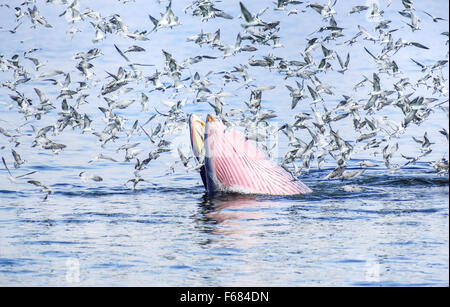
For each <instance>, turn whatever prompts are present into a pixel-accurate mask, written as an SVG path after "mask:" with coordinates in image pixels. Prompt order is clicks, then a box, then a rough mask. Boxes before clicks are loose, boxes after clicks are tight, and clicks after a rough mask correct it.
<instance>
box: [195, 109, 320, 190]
mask: <svg viewBox="0 0 450 307" xmlns="http://www.w3.org/2000/svg"><path fill="white" fill-rule="evenodd" d="M189 127H190V135H191V144H192V150H193V152H194V155H195V157H196V159H197V161H198V162H199V163H201V164H204V165H203V166H202V167H201V172H200V174H201V176H202V180H203V183H204V185H205V188H206V189H207V191H208V193H216V192H228V193H229V192H231V193H240V194H269V195H295V194H305V193H310V192H311V190H310V189H309V188H308V187H307V186H306V185H304V184H303V183H302V182H301V181H300V180H298V179H296V178H294V177H293V176H292V175H291V174H289V173H288V172H287V171H286V170H284V169H283V168H282V167H280V166H278V165H277V164H276V163H274V162H273V161H271V160H270V159H269V158H268V156H267V155H266V154H265V153H264V152H263V151H261V150H260V149H259V148H258V147H257V146H256V143H254V142H253V141H250V140H247V139H246V138H245V135H244V134H243V133H241V132H239V131H238V130H235V129H226V126H225V125H224V124H223V123H222V122H221V121H220V119H218V118H215V117H214V116H212V115H208V116H207V117H206V124H205V123H204V122H202V121H201V120H200V119H199V118H198V117H197V116H196V115H191V116H190V117H189Z"/></svg>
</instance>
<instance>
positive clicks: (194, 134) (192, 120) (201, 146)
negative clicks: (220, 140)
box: [189, 114, 205, 163]
mask: <svg viewBox="0 0 450 307" xmlns="http://www.w3.org/2000/svg"><path fill="white" fill-rule="evenodd" d="M189 129H190V135H191V146H192V151H193V152H194V155H195V157H196V158H197V161H198V162H199V163H203V161H204V159H205V123H204V122H203V121H201V120H200V118H199V117H198V116H196V115H195V114H192V115H191V116H190V117H189Z"/></svg>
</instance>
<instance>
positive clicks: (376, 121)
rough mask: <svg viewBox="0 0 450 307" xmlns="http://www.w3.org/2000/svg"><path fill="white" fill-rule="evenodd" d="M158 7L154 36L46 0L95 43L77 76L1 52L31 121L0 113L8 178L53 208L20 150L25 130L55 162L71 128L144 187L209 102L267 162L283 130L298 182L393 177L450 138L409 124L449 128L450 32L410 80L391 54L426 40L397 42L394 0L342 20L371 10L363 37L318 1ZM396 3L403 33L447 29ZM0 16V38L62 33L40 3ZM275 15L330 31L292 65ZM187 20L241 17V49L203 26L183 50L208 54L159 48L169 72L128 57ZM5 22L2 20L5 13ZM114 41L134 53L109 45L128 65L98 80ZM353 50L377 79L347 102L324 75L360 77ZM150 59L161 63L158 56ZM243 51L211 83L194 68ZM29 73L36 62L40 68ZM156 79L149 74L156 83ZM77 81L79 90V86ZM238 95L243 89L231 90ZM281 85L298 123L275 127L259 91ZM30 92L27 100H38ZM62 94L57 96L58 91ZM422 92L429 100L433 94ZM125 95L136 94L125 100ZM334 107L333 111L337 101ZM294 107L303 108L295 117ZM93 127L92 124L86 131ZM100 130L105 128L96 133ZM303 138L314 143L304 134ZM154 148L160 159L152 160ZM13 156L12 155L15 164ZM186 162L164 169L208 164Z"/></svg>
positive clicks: (0, 64)
mask: <svg viewBox="0 0 450 307" xmlns="http://www.w3.org/2000/svg"><path fill="white" fill-rule="evenodd" d="M120 2H123V3H126V2H129V1H125V0H123V1H120ZM157 2H159V3H160V2H163V5H164V7H165V9H164V10H163V11H162V12H161V14H160V16H157V14H154V13H153V12H152V13H151V14H148V17H149V19H148V24H146V25H143V27H146V28H147V30H143V31H139V30H134V31H133V30H132V29H130V27H129V26H127V24H126V23H125V22H124V21H123V20H122V18H121V17H120V15H119V14H113V15H109V16H102V13H101V12H97V11H94V10H92V9H89V8H85V9H83V10H82V9H80V6H81V4H80V3H79V0H73V1H68V0H47V1H46V3H47V5H50V4H54V5H63V6H64V7H65V9H64V11H62V12H61V14H60V15H59V17H65V19H66V20H67V22H68V24H69V25H70V29H69V30H68V31H67V34H68V35H69V36H75V35H77V33H79V32H80V31H81V30H80V27H78V26H77V25H79V24H80V23H89V24H90V25H91V26H92V34H93V35H92V36H93V38H92V44H93V47H92V48H91V49H89V50H86V51H80V52H77V53H75V54H74V56H73V60H76V61H77V64H76V66H75V67H74V69H72V70H70V71H63V70H58V69H51V70H45V69H46V68H45V67H46V64H45V63H43V61H42V59H40V58H39V56H38V55H39V52H40V51H41V49H40V48H32V49H29V50H26V51H25V52H23V53H21V54H18V53H16V54H14V55H12V56H10V55H6V54H0V73H1V74H2V76H10V77H11V78H10V79H4V78H2V79H0V81H1V87H0V89H1V92H2V94H1V99H2V100H1V101H0V104H1V106H0V107H1V108H9V109H14V110H17V111H18V112H19V113H21V114H22V116H23V119H24V123H23V124H21V125H20V126H19V127H14V128H6V124H5V123H8V121H7V120H6V118H2V116H0V139H1V142H2V143H3V144H4V145H2V146H1V151H2V163H3V166H4V167H5V169H6V170H7V172H8V174H9V178H10V180H11V181H13V182H18V181H20V180H27V183H29V184H32V185H35V186H37V187H39V188H40V189H42V191H43V192H44V193H45V194H46V196H45V199H46V198H47V197H48V195H49V194H51V193H52V189H51V188H50V187H48V186H46V185H45V184H44V183H41V182H39V181H37V180H33V179H31V178H32V175H33V174H34V173H36V171H32V172H28V173H26V174H21V175H15V174H13V173H14V172H15V171H12V170H11V168H12V166H14V168H15V169H18V168H20V167H21V166H22V165H24V164H26V160H25V159H23V158H22V156H21V154H20V151H21V148H20V147H21V146H24V144H22V143H23V142H24V141H23V140H24V138H26V137H27V135H29V134H27V133H26V132H24V131H25V130H26V129H32V131H33V132H32V133H33V134H32V138H33V141H32V144H31V147H35V148H36V149H37V150H47V151H52V152H53V153H55V154H58V153H59V152H61V151H64V150H65V149H66V147H67V145H66V144H63V143H58V142H56V141H54V140H52V139H53V138H54V136H57V135H60V134H62V133H64V131H65V130H66V129H72V130H74V131H75V130H77V131H79V132H80V134H82V135H86V134H91V135H94V136H95V137H96V138H97V141H98V143H99V144H100V146H101V148H106V147H109V148H111V147H112V148H114V149H115V150H116V152H117V153H124V158H123V160H124V161H126V162H129V163H130V164H131V165H134V177H133V178H131V179H129V180H128V181H127V182H126V183H125V184H126V185H127V186H128V187H130V188H133V189H135V188H136V186H137V185H138V184H139V183H140V182H142V181H145V180H144V178H143V176H142V173H141V172H142V171H143V170H144V169H146V168H150V165H149V164H150V163H151V161H153V160H156V159H158V158H159V157H160V156H161V155H163V154H164V153H167V152H171V151H173V147H172V148H171V140H170V137H171V136H173V134H174V133H176V131H178V130H177V129H179V128H180V127H184V126H186V121H187V118H188V114H187V112H186V111H185V110H184V107H185V106H186V105H196V104H202V105H204V106H207V107H208V108H209V109H210V112H211V113H212V112H214V114H215V115H216V116H217V117H218V118H220V119H221V120H222V121H223V123H224V124H225V125H227V126H238V127H243V128H244V129H245V133H246V135H247V137H248V138H249V139H252V140H255V141H257V142H258V143H260V146H262V147H264V149H265V150H266V151H267V152H268V153H270V152H271V151H272V150H274V148H275V146H276V144H275V145H274V146H271V147H270V148H269V146H267V142H266V140H267V139H268V138H270V137H273V136H274V135H276V134H278V133H283V134H284V135H285V136H286V137H287V139H288V151H287V152H286V153H285V154H284V156H283V157H282V159H281V166H283V167H284V168H285V169H287V170H288V171H289V172H291V173H292V174H293V175H294V176H296V177H298V176H299V175H300V174H302V173H305V172H308V171H309V170H310V168H311V166H315V165H317V167H318V168H320V167H322V166H323V165H324V164H325V163H326V161H329V160H330V159H331V161H334V162H335V168H334V169H333V170H331V171H330V172H329V173H328V175H327V176H326V177H325V179H332V178H339V179H342V180H347V179H352V178H355V177H357V176H359V175H361V174H362V173H364V171H365V170H366V169H367V168H370V167H375V166H378V165H379V163H375V162H373V161H374V160H380V161H383V162H384V164H385V166H386V167H387V168H389V169H390V170H392V171H396V170H398V169H400V168H402V167H405V166H407V165H412V164H414V163H416V162H417V161H420V160H421V159H422V158H423V157H425V156H427V155H429V154H430V153H431V152H432V145H433V144H436V146H448V127H441V128H440V130H439V131H438V132H439V134H442V135H443V136H444V137H445V138H446V139H447V144H442V143H440V142H437V141H434V142H433V141H432V140H431V139H430V137H429V133H431V130H430V131H423V132H424V133H423V135H421V136H411V135H408V134H407V130H408V128H409V127H411V126H418V125H421V124H422V123H424V122H425V121H426V120H427V119H428V118H429V116H430V115H431V114H432V113H435V112H444V113H445V114H446V116H447V118H448V112H449V107H448V86H447V85H446V82H447V80H446V78H445V71H446V70H447V69H448V36H449V33H448V31H447V32H442V33H441V36H442V46H443V48H445V49H447V50H446V51H444V52H446V54H445V55H443V58H442V59H438V60H434V61H433V62H431V61H427V62H426V63H425V62H421V61H420V60H419V59H417V58H411V59H410V61H411V63H413V64H414V65H415V67H416V71H417V72H420V73H421V77H420V78H418V79H417V80H413V79H411V78H410V77H409V76H408V75H407V74H405V73H403V72H402V70H401V67H400V65H398V63H396V61H395V60H394V56H395V55H396V54H398V53H401V52H402V50H404V49H405V48H416V49H417V51H423V52H426V51H427V49H429V47H428V46H427V45H426V43H421V42H417V41H407V40H404V39H402V38H401V37H399V36H398V33H399V32H401V31H399V28H396V27H394V26H393V23H392V20H390V19H387V18H386V17H385V11H387V10H389V9H390V6H391V2H390V1H387V3H386V5H385V8H384V9H383V10H382V9H381V8H380V7H379V5H378V4H377V3H376V2H373V3H371V4H369V5H357V6H354V7H353V8H352V9H351V10H350V11H348V12H347V16H346V18H352V17H351V16H352V15H354V14H361V13H362V14H366V16H367V18H368V19H370V20H371V21H372V23H371V25H373V28H367V26H366V27H364V26H363V25H355V29H349V28H345V27H342V26H340V25H339V23H338V22H337V19H338V18H337V17H336V16H337V12H336V8H337V2H338V1H328V3H327V4H318V3H312V2H310V1H295V0H278V1H276V2H269V4H270V6H268V7H264V8H263V9H261V10H260V11H258V12H251V11H250V10H249V9H248V8H247V6H246V4H245V3H243V2H236V8H237V7H239V11H240V14H239V15H238V16H236V15H233V14H230V13H227V12H225V11H223V10H221V9H220V8H218V7H219V6H221V1H213V0H194V1H192V2H190V3H189V4H188V5H187V6H186V7H185V8H184V10H183V12H181V11H180V12H178V11H175V10H174V9H173V8H172V2H171V0H169V1H162V0H157ZM164 2H165V3H164ZM258 3H259V2H258ZM401 4H402V9H401V10H399V11H398V14H399V15H398V18H400V19H401V22H402V23H403V24H404V25H405V27H406V29H407V30H408V31H411V32H413V33H414V32H416V31H420V30H421V22H422V20H421V19H422V18H425V17H427V18H429V19H428V22H433V23H442V22H444V23H447V25H448V20H445V19H443V18H440V17H435V16H432V15H431V14H429V13H428V12H425V11H422V10H417V9H416V8H415V6H414V3H413V1H412V0H402V1H401ZM0 10H6V11H7V12H11V15H14V16H15V23H16V25H15V26H14V27H13V28H11V29H5V28H3V25H2V24H0V31H2V32H5V33H3V34H2V35H5V34H7V33H8V32H9V33H11V35H14V34H16V33H18V31H20V27H25V26H27V25H29V26H30V27H32V28H38V27H39V28H41V27H43V28H49V29H48V30H49V31H50V30H51V28H52V27H53V26H52V25H51V24H50V23H49V22H48V20H47V19H46V17H44V16H43V15H41V13H40V12H39V10H38V8H37V5H36V1H35V0H25V1H24V2H23V3H21V4H18V5H17V6H15V7H14V6H13V5H8V4H0ZM268 10H274V11H278V12H280V14H281V13H282V14H283V15H282V18H295V15H301V14H319V15H320V16H321V17H320V18H321V20H322V23H321V26H320V27H319V28H318V29H316V30H315V31H314V32H313V33H311V34H309V35H308V36H307V37H305V42H304V45H302V46H299V48H300V53H299V58H297V59H286V58H283V57H280V56H277V55H276V50H277V49H278V48H283V43H282V40H283V39H284V38H285V37H283V36H282V32H281V29H282V25H283V20H281V21H270V20H267V19H266V18H265V16H264V15H265V13H266V12H267V11H268ZM181 13H184V14H190V15H192V16H193V17H194V18H198V19H199V20H200V21H201V22H210V21H211V20H214V19H216V18H221V19H224V20H232V19H236V18H240V19H241V26H242V27H241V29H240V31H239V33H238V34H237V36H236V40H235V42H234V43H233V44H226V43H224V42H223V41H222V40H221V29H220V28H219V29H217V30H216V31H215V32H204V31H203V30H202V31H201V32H200V33H198V34H193V35H190V36H188V37H186V42H187V43H189V44H191V45H192V48H195V47H196V45H198V46H199V47H201V50H202V52H203V53H204V54H203V55H197V56H193V57H188V58H186V59H182V60H180V59H176V58H175V57H174V56H173V55H172V54H171V53H170V52H169V51H167V50H161V52H162V55H163V58H164V66H163V67H164V68H163V69H162V70H160V71H159V70H158V69H154V67H153V64H150V63H136V62H135V61H133V54H135V53H139V52H143V53H149V52H150V51H149V50H146V49H145V48H143V47H142V44H143V42H144V41H151V40H152V35H153V33H154V32H157V31H167V32H169V31H176V29H177V27H182V21H183V19H182V15H181ZM2 15H4V16H5V15H7V13H6V12H5V11H4V12H2ZM291 16H292V17H291ZM419 16H420V18H419ZM422 16H423V17H422ZM403 30H404V29H403ZM222 31H223V29H222ZM109 35H120V36H121V37H122V38H125V39H128V40H129V41H130V42H132V43H130V46H129V47H127V48H123V47H122V48H121V47H119V46H118V45H114V48H115V51H116V52H117V59H116V63H117V65H118V66H119V67H118V69H117V71H116V72H112V71H106V77H105V78H104V79H100V78H99V76H100V75H101V71H100V70H101V68H99V69H97V67H94V64H93V63H92V62H93V60H94V59H96V58H98V57H101V56H103V53H102V50H101V49H100V48H96V47H95V46H94V45H95V44H98V43H100V42H101V41H103V40H105V39H106V38H107V36H109ZM4 37H5V36H4ZM366 42H370V43H371V44H372V46H373V47H370V46H369V45H367V46H369V47H367V46H363V44H365V43H366ZM359 45H361V46H359ZM333 46H336V47H337V46H344V47H347V48H346V49H345V50H349V51H348V52H346V53H341V54H339V53H338V52H337V51H336V50H334V49H335V48H334V47H333ZM267 49H269V50H271V52H270V53H268V54H266V55H264V54H262V53H261V52H260V50H267ZM352 50H356V52H359V53H365V54H367V55H368V56H369V57H370V58H371V59H372V60H373V64H374V67H375V69H374V72H373V73H372V75H369V76H365V75H363V76H361V80H360V81H359V82H358V83H356V84H355V85H354V87H353V91H352V92H351V93H338V92H336V91H335V88H336V87H335V86H332V85H330V84H327V83H325V82H324V81H323V77H324V76H325V75H327V74H330V73H334V72H337V73H338V74H336V78H342V76H345V74H346V73H348V71H349V70H351V69H352V66H351V64H352V57H351V51H352ZM206 51H208V52H206ZM151 53H152V54H153V55H154V54H155V50H152V51H151ZM238 54H240V55H242V54H248V57H247V58H246V59H247V60H246V62H242V63H240V64H239V65H232V68H230V69H229V70H222V71H214V70H210V71H209V72H208V73H206V74H204V75H201V72H198V71H195V70H196V66H195V64H197V63H200V62H203V61H205V62H206V63H207V64H206V65H207V67H214V63H215V62H219V61H221V62H222V63H223V62H224V61H227V60H228V58H229V57H235V56H236V55H238ZM30 64H32V65H33V66H32V68H31V69H30ZM150 69H154V70H153V71H152V72H151V73H150V74H148V73H147V71H148V70H150ZM255 70H256V71H258V72H259V73H261V71H262V72H265V73H267V74H274V75H277V76H280V77H281V78H282V79H283V80H285V82H286V83H285V84H281V85H280V84H276V85H262V86H261V85H257V82H258V80H257V78H256V77H252V71H255ZM74 76H76V77H75V78H76V80H77V81H76V82H73V81H72V78H73V77H74ZM385 78H390V79H389V80H392V83H391V84H386V83H387V82H382V81H381V80H382V79H383V80H384V79H385ZM321 79H322V80H321ZM38 82H39V84H45V85H46V87H45V88H52V91H46V90H45V89H42V88H38V87H37V85H36V84H37V83H38ZM288 82H289V83H288ZM142 84H144V85H145V87H146V89H145V90H142V91H139V92H138V93H137V94H136V91H135V88H137V87H139V88H141V87H142ZM233 86H235V88H234V89H231V90H227V89H229V88H232V87H233ZM275 87H278V88H280V87H282V88H283V89H285V90H287V93H288V94H289V96H290V100H289V101H278V102H277V103H278V104H289V106H290V109H291V112H292V116H291V118H292V122H286V123H282V124H281V125H279V124H278V125H276V124H274V122H275V121H274V120H273V119H274V118H276V117H277V114H276V112H275V111H274V110H271V109H269V108H268V107H267V106H266V105H264V101H263V99H262V95H263V93H264V92H266V91H270V90H273V89H274V88H275ZM31 88H32V89H33V90H32V91H30V90H29V89H31ZM219 88H220V89H219ZM364 90H365V91H366V92H367V93H368V94H367V96H365V94H362V93H361V91H364ZM93 91H95V92H98V93H99V94H98V97H100V98H101V100H102V102H103V103H104V104H103V105H102V106H98V107H97V108H96V110H97V111H98V112H97V113H96V114H87V113H86V112H84V111H82V106H83V105H86V104H90V103H94V101H98V100H96V99H93V97H92V96H90V95H91V92H93ZM243 91H248V92H249V93H250V97H249V99H248V100H247V101H245V102H244V103H243V104H242V107H234V106H232V107H229V104H228V103H227V102H226V100H228V99H230V98H231V99H236V98H235V97H236V96H238V95H240V94H236V93H241V92H243ZM55 92H57V93H58V94H54V93H55ZM424 92H425V93H427V94H426V95H424V94H423V93H424ZM154 93H156V94H158V95H160V96H159V97H160V101H161V102H159V101H155V100H154V99H151V98H150V96H151V95H153V94H154ZM130 95H134V97H137V98H129V97H130ZM164 95H165V96H168V99H163V98H161V97H163V96H164ZM336 99H337V100H338V102H337V103H335V102H334V101H336ZM95 103H97V102H95ZM137 103H139V104H140V106H141V114H142V115H141V116H140V117H139V119H137V120H135V121H129V120H128V119H127V118H126V117H125V116H124V114H126V109H127V108H129V107H130V106H132V105H135V104H137ZM299 106H300V107H299ZM299 109H301V111H298V110H299ZM382 110H383V111H382ZM386 112H391V113H393V114H394V113H395V114H401V115H402V120H400V121H394V120H393V119H392V118H390V117H389V116H386V115H385V114H386ZM46 118H50V119H54V118H56V121H55V120H53V122H51V124H48V125H42V124H40V123H43V122H45V121H44V119H46ZM100 118H101V120H102V121H103V123H101V122H100ZM97 120H98V122H97V125H96V126H95V128H94V125H91V123H93V121H97ZM343 121H349V123H350V125H352V126H353V129H354V132H355V133H356V134H357V137H356V138H355V139H350V138H349V137H348V136H347V135H345V134H344V133H343V132H342V131H339V130H338V129H337V123H338V122H343ZM2 122H4V123H3V124H2ZM4 125H5V126H4ZM2 126H3V127H2ZM99 126H101V127H102V128H103V129H99V128H97V127H99ZM424 126H425V125H424ZM433 132H434V131H433ZM436 132H437V131H436ZM305 133H306V135H308V137H307V138H305V137H303V136H304V135H305ZM300 135H303V136H302V137H301V136H300ZM405 135H406V137H408V138H409V139H410V141H411V142H414V143H417V147H418V154H414V155H409V154H408V155H407V154H404V153H401V154H400V155H399V153H398V152H397V151H398V150H399V140H400V137H401V136H403V137H405ZM137 136H145V137H146V138H148V142H145V143H144V142H142V141H139V142H137V141H136V137H137ZM5 140H7V142H5ZM2 143H0V145H1V144H2ZM149 148H151V149H152V150H150V151H149V150H148V149H149ZM8 151H10V153H11V155H9V154H7V152H8ZM360 152H364V153H366V156H367V157H368V160H364V161H360V162H359V167H357V168H356V169H355V167H354V165H352V164H351V162H352V156H354V155H355V154H357V153H360ZM177 155H178V156H179V159H178V160H177V161H175V162H174V163H173V164H172V165H170V166H169V171H168V172H173V171H175V168H176V167H178V166H183V167H185V168H187V169H189V170H199V168H200V165H196V164H195V162H194V159H193V158H192V154H191V153H189V152H183V150H181V149H180V148H178V149H177ZM394 155H396V157H399V156H401V157H402V158H401V161H403V162H402V163H393V162H392V161H393V159H392V158H393V156H394ZM369 157H373V159H369ZM381 158H382V159H381ZM98 160H108V161H111V162H119V159H118V158H117V157H112V156H109V155H107V154H104V153H100V154H99V155H97V156H96V157H94V158H91V159H90V160H89V161H88V162H89V163H92V162H95V161H98ZM123 160H121V161H123ZM383 162H381V163H383ZM315 163H316V164H315ZM430 164H431V166H432V167H433V168H434V169H435V170H436V172H437V173H439V174H447V173H448V160H447V158H446V157H442V159H440V160H437V161H433V162H431V163H430ZM350 166H352V167H350ZM79 177H80V179H81V180H83V181H87V180H93V181H102V180H103V178H102V177H101V176H98V175H95V174H89V173H87V172H84V171H83V172H80V173H79ZM22 178H24V179H22Z"/></svg>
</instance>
